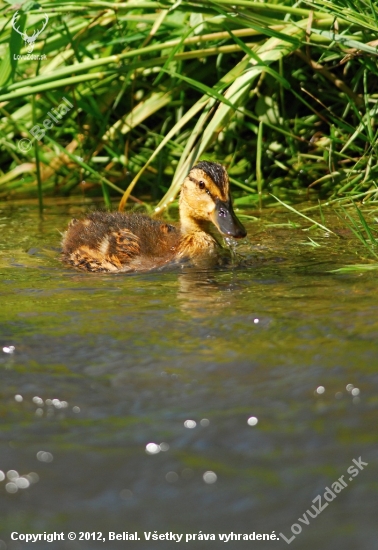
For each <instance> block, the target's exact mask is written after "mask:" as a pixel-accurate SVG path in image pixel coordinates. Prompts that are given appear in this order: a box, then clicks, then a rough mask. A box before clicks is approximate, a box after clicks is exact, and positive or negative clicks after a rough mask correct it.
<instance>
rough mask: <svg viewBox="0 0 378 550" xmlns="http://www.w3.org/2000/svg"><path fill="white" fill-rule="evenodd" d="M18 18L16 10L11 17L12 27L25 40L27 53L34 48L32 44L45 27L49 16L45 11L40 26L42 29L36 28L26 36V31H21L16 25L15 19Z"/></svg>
mask: <svg viewBox="0 0 378 550" xmlns="http://www.w3.org/2000/svg"><path fill="white" fill-rule="evenodd" d="M18 18H19V15H18V11H16V12H15V13H14V15H13V17H12V27H13V28H14V30H15V31H16V32H18V34H20V35H21V36H22V38H23V39H24V40H25V47H26V48H27V52H28V53H32V51H33V49H34V44H35V42H36V40H37V38H38V36H39V35H40V34H41V32H42V31H43V30H44V29H45V28H46V25H47V23H48V21H49V16H48V15H47V13H45V21H44V23H43V26H42V29H41V30H37V31H34V32H33V34H32V36H28V35H27V34H26V32H22V31H20V29H19V28H17V27H16V24H17V19H18Z"/></svg>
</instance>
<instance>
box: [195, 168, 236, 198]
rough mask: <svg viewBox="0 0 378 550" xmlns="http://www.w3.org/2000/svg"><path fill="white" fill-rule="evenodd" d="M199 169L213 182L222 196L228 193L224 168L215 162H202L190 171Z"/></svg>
mask: <svg viewBox="0 0 378 550" xmlns="http://www.w3.org/2000/svg"><path fill="white" fill-rule="evenodd" d="M195 169H199V170H202V171H203V172H205V174H206V175H207V176H209V178H211V179H212V180H213V182H214V183H215V185H216V186H217V187H218V189H219V191H220V192H221V193H222V194H227V193H228V175H227V172H226V170H225V168H224V167H223V166H222V165H221V164H218V163H216V162H207V161H206V160H202V161H201V162H198V163H197V164H196V165H195V166H193V168H192V170H195Z"/></svg>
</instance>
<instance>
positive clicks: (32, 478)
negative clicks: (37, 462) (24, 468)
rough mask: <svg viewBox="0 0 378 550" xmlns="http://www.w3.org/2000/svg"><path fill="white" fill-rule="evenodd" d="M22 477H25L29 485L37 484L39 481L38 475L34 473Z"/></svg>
mask: <svg viewBox="0 0 378 550" xmlns="http://www.w3.org/2000/svg"><path fill="white" fill-rule="evenodd" d="M23 477H25V478H26V479H27V480H28V481H29V482H30V483H38V481H39V475H38V474H36V473H35V472H30V473H29V474H27V475H26V476H23Z"/></svg>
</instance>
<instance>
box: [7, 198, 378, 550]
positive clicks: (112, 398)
mask: <svg viewBox="0 0 378 550" xmlns="http://www.w3.org/2000/svg"><path fill="white" fill-rule="evenodd" d="M1 215H2V217H5V218H6V221H7V223H6V226H5V228H4V227H3V228H2V229H3V239H2V243H1V245H0V296H1V297H0V300H1V305H2V307H1V313H0V328H1V333H0V334H1V337H0V368H1V370H2V385H1V390H0V391H1V402H0V403H1V418H2V432H1V433H2V438H1V443H0V445H1V461H0V470H1V471H2V472H4V479H3V480H1V481H0V491H1V492H2V496H3V498H2V500H1V502H2V504H1V505H0V510H1V519H0V532H1V537H0V538H2V540H3V541H4V542H5V543H6V545H7V548H8V549H10V550H19V549H22V550H23V549H24V548H29V547H30V544H29V545H27V544H25V543H23V542H16V541H15V542H12V541H10V532H11V531H13V530H17V531H19V532H43V531H47V532H52V531H54V530H55V531H59V532H60V531H65V532H67V533H68V532H69V531H77V532H79V531H90V532H92V531H98V530H101V531H103V532H106V533H107V532H108V531H117V532H123V531H126V532H135V531H138V532H139V533H140V534H141V535H142V534H143V532H144V531H146V532H148V531H151V532H152V531H154V530H155V529H156V530H158V532H167V531H169V532H175V533H198V532H199V531H202V532H203V533H216V534H217V533H230V532H231V531H232V532H234V533H253V531H255V532H260V533H272V531H275V532H276V533H279V532H281V531H282V532H283V533H284V534H285V535H286V536H289V535H290V533H291V531H290V528H291V525H293V524H294V523H298V518H299V517H302V516H303V514H304V513H305V512H306V510H307V509H308V508H310V506H311V505H312V501H313V499H315V497H316V496H317V495H318V494H320V493H321V494H323V492H324V490H325V488H326V487H327V486H329V485H330V484H332V483H333V482H334V481H335V480H337V479H338V478H339V477H340V476H342V475H346V472H347V469H348V467H350V465H351V464H352V460H353V459H358V458H359V457H362V459H363V460H364V461H365V462H367V463H368V466H366V468H364V470H363V471H361V472H360V474H359V475H358V476H357V477H356V478H353V479H352V480H351V481H349V479H348V478H347V477H345V479H346V480H347V484H348V486H347V487H346V488H345V490H343V491H342V492H341V493H340V494H339V495H338V496H337V498H336V499H335V500H334V501H332V502H331V503H330V504H329V506H328V507H327V509H326V510H325V511H324V512H322V514H321V515H320V516H319V517H318V518H316V519H314V520H311V523H310V525H308V526H306V525H303V524H301V525H302V526H303V530H302V533H301V534H300V535H298V537H297V539H295V540H294V541H293V543H292V546H291V547H292V548H303V547H304V546H306V548H308V549H309V550H319V548H322V549H324V550H328V549H329V550H331V549H332V550H334V549H335V548H337V549H338V548H343V549H346V550H349V549H350V550H352V549H353V550H355V548H358V549H361V550H365V549H366V550H373V549H374V548H378V546H377V540H376V527H375V524H376V520H375V503H376V497H377V487H376V477H377V461H376V458H377V435H376V423H377V420H378V414H377V406H378V399H377V387H378V375H377V355H378V343H377V342H378V338H377V337H378V315H377V309H378V306H377V303H378V300H377V298H378V296H377V294H378V290H377V285H376V281H375V276H374V274H371V273H364V274H362V275H360V274H350V275H337V274H333V273H330V272H329V270H330V269H333V268H335V267H339V266H340V265H343V264H345V263H350V262H354V261H355V258H356V256H355V246H354V247H353V249H352V248H351V246H348V244H349V243H348V241H345V240H343V241H342V242H335V241H332V242H331V241H330V240H329V239H328V240H327V239H326V238H322V236H321V235H320V234H319V235H317V236H316V239H317V240H318V241H319V242H321V245H322V246H321V247H319V248H310V247H308V246H304V242H305V241H306V236H304V233H303V232H302V231H300V230H299V229H288V228H280V229H277V227H276V228H273V227H271V228H270V227H269V223H268V222H269V221H272V219H273V216H272V215H271V214H270V216H271V217H272V219H266V220H263V221H262V222H259V223H255V224H251V225H250V227H249V230H250V235H251V241H252V244H251V245H248V246H249V248H248V246H247V245H245V247H244V248H242V249H241V250H240V253H241V254H242V255H244V256H245V257H246V260H248V261H249V260H250V261H251V262H252V264H253V267H251V265H250V264H249V265H248V266H245V265H244V266H243V265H241V266H239V267H238V268H236V269H232V270H230V269H223V270H220V271H214V270H213V271H210V272H209V271H205V270H191V269H189V268H185V269H182V270H177V271H173V272H165V273H159V272H158V273H150V274H136V275H131V276H127V275H116V276H114V275H91V274H85V273H78V272H76V271H74V270H70V269H67V268H65V267H64V266H62V265H61V264H60V263H59V262H58V261H57V259H56V253H55V251H54V247H55V248H57V247H58V246H59V234H58V232H57V229H61V228H62V227H64V225H65V222H66V220H67V219H68V218H69V217H70V216H71V212H69V211H68V208H67V207H61V208H54V207H50V208H48V209H47V212H46V216H45V222H44V223H43V224H42V225H38V223H37V213H36V210H35V209H34V208H32V207H29V208H27V207H23V208H20V209H14V210H13V211H12V212H10V211H9V210H7V209H6V208H5V207H3V212H2V214H1ZM273 221H274V222H279V221H280V217H279V216H277V217H275V218H274V219H273ZM327 222H328V224H330V223H331V224H332V223H334V224H336V223H338V222H336V221H335V220H333V219H332V218H330V219H329V220H327ZM322 239H323V240H322ZM44 247H47V248H48V249H49V250H50V252H49V253H48V254H47V253H45V252H43V249H44ZM41 251H42V252H41ZM249 255H250V257H249ZM10 346H14V348H15V349H14V350H13V352H9V349H10ZM5 348H8V351H4V349H5ZM319 388H324V391H322V390H321V389H320V390H319ZM353 390H358V392H356V391H354V393H353ZM62 404H63V405H62ZM251 418H255V419H257V422H256V421H254V420H253V421H251V420H249V419H251ZM10 471H11V472H12V471H13V472H16V473H17V474H18V477H14V474H10V476H11V477H12V475H13V478H12V479H10V478H9V472H10ZM7 474H8V477H7ZM28 476H29V477H28ZM0 477H1V474H0ZM21 478H22V479H25V480H26V481H22V480H21ZM17 479H19V480H21V481H17ZM9 483H13V485H14V486H15V487H16V489H17V490H14V489H15V487H14V486H13V485H11V486H10V487H9ZM27 483H28V485H27V487H26V486H25V487H22V486H23V485H26V484H27ZM17 484H18V485H17ZM7 485H8V489H7ZM9 488H11V491H10V490H9ZM54 544H55V548H57V549H59V550H60V548H61V549H62V550H63V549H66V548H67V549H77V548H80V549H81V548H82V549H85V550H86V549H92V548H94V547H97V546H101V545H102V547H104V544H103V543H100V542H99V543H97V542H93V541H85V540H84V541H75V542H74V543H70V542H68V541H65V542H55V543H54ZM109 544H110V543H108V545H109ZM115 544H119V545H120V544H121V543H115V542H114V543H112V546H111V547H112V548H113V545H115ZM123 544H124V543H123ZM127 544H128V545H130V546H131V545H133V544H134V546H135V548H139V549H141V550H143V549H144V548H155V546H156V548H157V547H159V548H166V547H167V546H168V542H165V541H161V542H159V543H157V542H156V543H153V542H152V541H150V542H147V541H143V540H141V541H139V542H136V543H132V542H131V541H129V542H128V543H127ZM190 544H191V546H192V547H194V548H201V549H202V548H207V547H209V545H213V547H215V546H216V545H217V543H211V542H198V541H197V542H191V543H190ZM242 544H243V542H238V541H232V540H231V541H229V542H228V543H227V545H228V548H231V549H234V548H235V549H236V548H239V547H240V546H241V545H242ZM244 544H245V543H244ZM248 544H251V542H249V543H248ZM254 544H258V542H257V541H256V542H254ZM259 544H261V545H262V546H263V547H264V548H267V549H270V548H286V546H287V545H286V543H285V542H284V541H283V540H280V541H269V542H267V541H264V542H259ZM108 545H106V546H108ZM45 547H46V543H33V548H34V549H36V550H39V549H41V550H42V549H43V548H45ZM0 548H1V547H0Z"/></svg>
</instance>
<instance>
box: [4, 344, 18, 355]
mask: <svg viewBox="0 0 378 550" xmlns="http://www.w3.org/2000/svg"><path fill="white" fill-rule="evenodd" d="M15 349H16V348H15V347H14V346H4V347H3V352H4V353H9V354H11V353H14V350H15Z"/></svg>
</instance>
